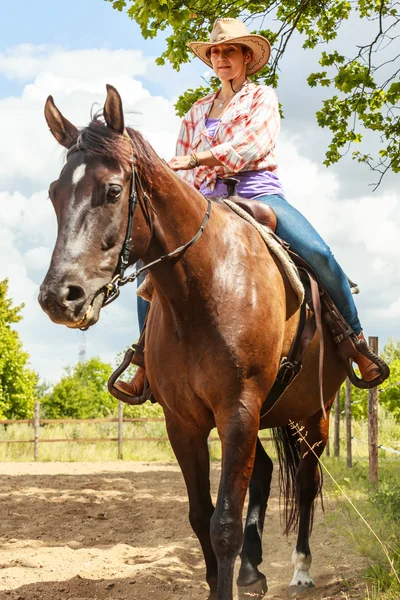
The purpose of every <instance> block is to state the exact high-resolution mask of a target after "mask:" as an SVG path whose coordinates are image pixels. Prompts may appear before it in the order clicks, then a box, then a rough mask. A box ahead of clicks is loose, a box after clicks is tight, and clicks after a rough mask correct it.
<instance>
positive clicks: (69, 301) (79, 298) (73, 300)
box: [61, 285, 86, 308]
mask: <svg viewBox="0 0 400 600" xmlns="http://www.w3.org/2000/svg"><path fill="white" fill-rule="evenodd" d="M85 299H86V293H85V290H84V289H83V287H82V286H81V285H67V286H65V287H63V289H62V290H61V303H62V304H63V305H64V306H67V307H68V308H72V306H73V305H74V306H75V305H76V304H79V303H81V304H83V303H84V302H85Z"/></svg>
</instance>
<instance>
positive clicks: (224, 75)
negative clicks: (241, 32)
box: [210, 43, 250, 81]
mask: <svg viewBox="0 0 400 600" xmlns="http://www.w3.org/2000/svg"><path fill="white" fill-rule="evenodd" d="M210 60H211V63H212V67H213V69H214V72H215V74H216V76H217V77H219V79H221V80H226V81H229V80H230V79H236V78H237V77H239V76H241V75H243V74H244V73H245V72H246V64H247V63H248V62H249V60H250V51H247V50H246V49H243V48H242V46H240V45H239V44H229V43H227V44H219V45H218V46H212V48H211V50H210Z"/></svg>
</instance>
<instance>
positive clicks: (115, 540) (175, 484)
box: [0, 462, 362, 600]
mask: <svg viewBox="0 0 400 600" xmlns="http://www.w3.org/2000/svg"><path fill="white" fill-rule="evenodd" d="M218 478H219V470H218V467H217V466H215V467H214V468H213V469H212V480H213V489H214V490H216V489H217V484H218ZM274 479H275V481H276V479H277V478H276V477H275V478H274ZM325 508H326V511H327V512H329V510H333V508H334V507H333V505H332V504H331V503H330V501H329V498H325ZM187 513H188V503H187V498H186V490H185V487H184V483H183V479H182V476H181V473H180V471H179V469H178V467H176V466H174V465H173V464H170V463H168V464H166V463H163V464H160V463H150V464H149V463H133V462H119V463H116V462H115V463H2V464H0V599H7V600H33V599H40V600H54V599H57V600H58V599H64V598H68V599H70V600H84V599H85V600H86V599H90V600H97V599H98V600H117V599H118V600H131V599H132V600H133V599H138V600H141V599H143V600H181V599H182V600H183V599H185V600H205V599H206V598H207V588H206V585H205V582H204V573H205V571H204V566H203V559H202V555H201V551H200V547H199V544H198V542H197V538H196V537H195V536H194V534H193V533H192V532H191V529H190V525H189V522H188V518H187ZM293 547H294V538H293V537H290V538H289V539H286V538H285V537H283V536H282V534H281V527H280V524H279V503H278V493H277V488H276V483H275V485H274V488H273V491H272V498H271V500H270V503H269V508H268V512H267V517H266V525H265V534H264V563H263V568H262V570H263V571H264V573H265V574H266V576H267V579H268V585H269V591H268V594H267V596H266V598H268V599H284V598H285V599H286V598H287V586H288V584H289V581H290V579H291V578H292V567H291V554H292V550H293ZM311 549H312V553H313V566H312V570H311V574H312V576H313V578H314V581H315V583H316V585H317V588H316V590H315V591H314V592H313V593H312V594H311V595H310V594H309V595H307V600H308V599H309V598H316V599H318V600H323V599H324V600H328V599H329V600H333V599H335V600H336V599H337V598H342V599H343V598H345V597H346V594H347V593H348V587H346V585H345V583H344V581H346V580H349V579H350V580H351V579H352V578H353V576H354V575H355V572H356V571H357V570H358V569H359V568H361V566H362V561H361V559H360V558H357V557H354V555H353V556H351V555H350V554H349V550H347V549H346V546H345V543H344V541H343V539H342V538H341V537H337V536H335V537H334V538H333V537H332V531H331V530H330V528H329V526H328V525H327V523H326V520H325V519H324V517H323V515H322V514H321V513H320V511H318V514H317V518H316V524H315V528H314V532H313V536H312V546H311ZM351 597H353V595H352V596H351Z"/></svg>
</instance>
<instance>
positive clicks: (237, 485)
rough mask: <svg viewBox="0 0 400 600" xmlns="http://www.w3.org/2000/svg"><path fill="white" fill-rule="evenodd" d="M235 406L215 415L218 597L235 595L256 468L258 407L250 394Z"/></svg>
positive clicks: (213, 525) (213, 524) (214, 521)
mask: <svg viewBox="0 0 400 600" xmlns="http://www.w3.org/2000/svg"><path fill="white" fill-rule="evenodd" d="M231 406H232V405H231ZM233 406H234V410H233V407H232V409H231V411H230V412H228V409H225V411H222V410H221V412H220V413H218V415H217V418H216V421H217V428H218V433H219V435H220V438H221V443H222V464H221V480H220V485H219V491H218V500H217V504H216V507H215V511H214V514H213V516H212V519H211V540H212V545H213V548H214V551H215V554H216V556H217V561H218V588H217V600H232V598H233V595H232V594H233V590H232V588H233V567H234V564H235V559H236V557H237V556H238V554H239V552H240V550H241V547H242V542H243V526H242V512H243V504H244V499H245V496H246V492H247V488H248V486H249V481H250V478H251V474H252V470H253V464H254V458H255V452H256V442H257V434H258V429H259V419H260V417H259V412H258V411H259V406H255V403H252V402H251V401H249V398H248V397H246V398H244V397H242V401H241V402H236V403H234V405H233Z"/></svg>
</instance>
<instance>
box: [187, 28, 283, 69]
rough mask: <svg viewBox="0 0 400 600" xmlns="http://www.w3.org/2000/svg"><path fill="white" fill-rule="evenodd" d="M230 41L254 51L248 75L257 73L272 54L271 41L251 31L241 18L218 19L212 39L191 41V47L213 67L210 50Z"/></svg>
mask: <svg viewBox="0 0 400 600" xmlns="http://www.w3.org/2000/svg"><path fill="white" fill-rule="evenodd" d="M228 42H230V43H233V44H241V45H243V46H247V47H248V48H250V50H251V51H252V57H251V60H250V62H249V63H247V69H246V73H247V75H252V74H253V73H257V71H260V69H262V68H263V67H264V66H265V65H266V64H267V62H268V60H269V57H270V54H271V46H270V43H269V41H268V40H267V38H265V37H263V36H262V35H257V34H251V33H249V32H248V31H247V28H246V25H245V24H244V23H242V22H241V21H239V19H230V18H222V19H217V20H216V21H215V23H214V26H213V30H212V32H211V36H210V41H209V42H190V43H189V47H190V49H191V51H192V52H193V53H194V54H195V55H196V56H197V57H198V58H200V60H202V61H203V62H204V63H206V65H208V66H209V67H212V63H211V60H210V58H209V56H207V53H208V51H209V50H210V48H212V47H213V46H217V45H218V44H224V43H228Z"/></svg>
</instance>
